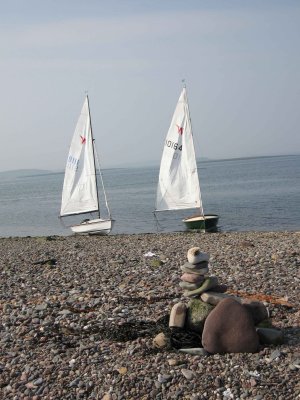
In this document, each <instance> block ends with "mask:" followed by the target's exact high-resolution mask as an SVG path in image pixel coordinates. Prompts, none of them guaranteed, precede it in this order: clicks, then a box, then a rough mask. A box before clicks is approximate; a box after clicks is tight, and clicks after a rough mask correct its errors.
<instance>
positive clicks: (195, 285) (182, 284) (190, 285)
mask: <svg viewBox="0 0 300 400" xmlns="http://www.w3.org/2000/svg"><path fill="white" fill-rule="evenodd" d="M201 285H202V282H198V283H189V282H179V286H180V287H181V288H182V289H186V290H195V289H198V288H199V287H200V286H201Z"/></svg>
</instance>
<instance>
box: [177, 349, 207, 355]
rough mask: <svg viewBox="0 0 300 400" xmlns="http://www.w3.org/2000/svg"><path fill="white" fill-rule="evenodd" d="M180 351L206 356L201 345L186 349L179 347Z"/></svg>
mask: <svg viewBox="0 0 300 400" xmlns="http://www.w3.org/2000/svg"><path fill="white" fill-rule="evenodd" d="M179 351H180V352H181V353H186V354H191V355H193V356H208V354H209V353H208V352H207V351H206V350H204V348H203V347H192V348H187V349H179Z"/></svg>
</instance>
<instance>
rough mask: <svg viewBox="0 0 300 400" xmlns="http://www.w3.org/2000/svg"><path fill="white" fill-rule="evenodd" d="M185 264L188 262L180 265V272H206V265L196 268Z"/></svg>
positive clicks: (199, 273) (196, 273)
mask: <svg viewBox="0 0 300 400" xmlns="http://www.w3.org/2000/svg"><path fill="white" fill-rule="evenodd" d="M187 265H188V263H185V264H184V265H182V266H181V267H180V269H181V271H182V272H184V273H185V272H186V273H188V274H194V275H205V274H207V273H208V267H204V268H200V269H197V268H189V267H188V266H187Z"/></svg>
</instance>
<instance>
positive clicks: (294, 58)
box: [0, 0, 300, 171]
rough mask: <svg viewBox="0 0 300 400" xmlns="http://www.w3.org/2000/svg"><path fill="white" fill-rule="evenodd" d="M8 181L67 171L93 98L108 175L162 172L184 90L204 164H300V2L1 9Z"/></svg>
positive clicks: (137, 2)
mask: <svg viewBox="0 0 300 400" xmlns="http://www.w3.org/2000/svg"><path fill="white" fill-rule="evenodd" d="M0 6H1V14H0V21H1V24H0V77H1V89H2V90H1V96H0V102H1V104H0V110H1V111H0V116H1V118H0V138H1V146H0V171H4V170H10V169H19V168H39V169H53V170H57V169H63V168H64V166H65V162H66V157H67V153H68V149H69V144H70V141H71V137H72V135H73V131H74V129H75V125H76V122H77V118H78V116H79V112H80V110H81V107H82V104H83V101H84V96H85V91H88V93H89V97H90V106H91V113H92V122H93V131H94V136H95V139H96V144H97V149H98V153H99V155H100V159H101V164H102V167H104V168H105V167H112V166H121V165H128V164H144V163H145V164H146V163H151V162H152V163H153V164H154V165H155V164H157V165H158V164H159V162H160V157H161V153H162V148H163V142H164V139H165V136H166V133H167V130H168V127H169V124H170V121H171V117H172V114H173V111H174V108H175V105H176V102H177V100H178V97H179V94H180V91H181V87H182V83H181V80H182V79H183V78H185V79H186V84H187V90H188V96H189V103H190V111H191V117H192V124H193V130H194V136H195V144H196V153H197V155H198V156H199V157H207V158H211V159H215V158H231V157H243V156H255V155H277V154H296V153H297V154H299V153H300V132H299V122H300V117H299V116H300V113H299V106H300V52H299V50H300V43H299V40H300V2H299V1H296V0H295V1H291V0H282V1H276V0H269V1H267V0H257V1H256V0H240V1H233V0H226V1H225V0H220V1H214V0H206V1H203V0H118V1H117V0H106V1H104V0H85V1H83V0H56V1H55V0H52V1H50V0H42V1H41V0H36V1H35V0H26V1H25V0H9V1H6V0H5V1H4V0H0Z"/></svg>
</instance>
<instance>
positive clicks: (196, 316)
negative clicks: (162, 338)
mask: <svg viewBox="0 0 300 400" xmlns="http://www.w3.org/2000/svg"><path fill="white" fill-rule="evenodd" d="M213 309H214V307H213V306H212V305H210V304H207V303H204V302H203V301H201V300H199V299H193V300H191V301H190V302H189V304H188V307H187V314H186V327H187V328H188V329H190V330H191V331H194V332H197V333H202V331H203V327H204V322H205V319H206V318H207V316H208V314H209V313H210V312H211V311H212V310H213Z"/></svg>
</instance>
